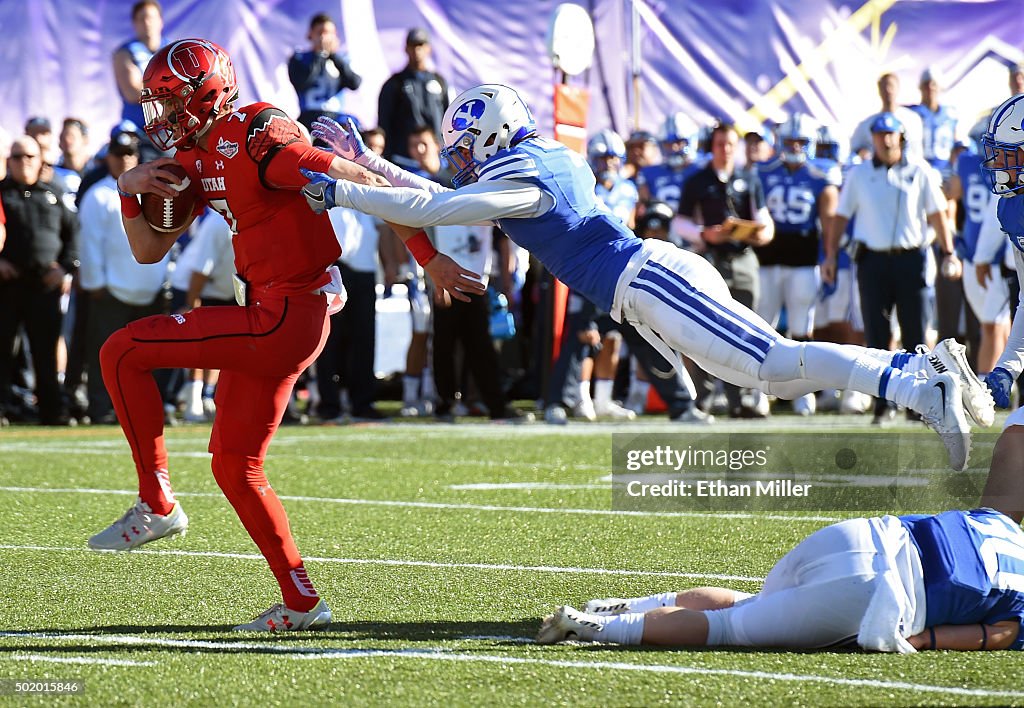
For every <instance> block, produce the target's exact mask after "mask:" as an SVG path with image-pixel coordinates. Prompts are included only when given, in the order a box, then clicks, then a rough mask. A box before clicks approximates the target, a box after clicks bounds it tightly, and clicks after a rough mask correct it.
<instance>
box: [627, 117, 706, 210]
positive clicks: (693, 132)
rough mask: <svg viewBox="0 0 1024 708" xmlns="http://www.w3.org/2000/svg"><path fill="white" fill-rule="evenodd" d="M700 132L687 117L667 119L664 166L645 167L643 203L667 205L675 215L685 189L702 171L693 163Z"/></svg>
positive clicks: (641, 188)
mask: <svg viewBox="0 0 1024 708" xmlns="http://www.w3.org/2000/svg"><path fill="white" fill-rule="evenodd" d="M698 132H699V129H698V128H697V124H696V123H694V122H693V121H692V120H690V119H689V118H687V117H686V114H684V113H673V114H671V115H669V116H668V117H667V118H665V125H664V127H663V128H662V131H661V158H662V160H661V163H660V164H657V165H650V166H648V167H645V168H643V169H642V170H640V174H638V175H637V180H636V185H637V188H638V189H639V191H640V200H641V201H644V202H648V201H652V200H654V201H659V202H665V203H666V204H668V205H669V206H671V207H672V209H673V210H674V211H675V210H678V209H679V199H680V198H681V197H682V196H683V185H684V184H685V183H686V180H687V178H688V177H689V176H690V175H691V174H693V173H694V172H696V171H697V170H698V169H700V168H699V167H698V166H696V165H694V163H693V156H694V155H695V154H696V152H697V133H698Z"/></svg>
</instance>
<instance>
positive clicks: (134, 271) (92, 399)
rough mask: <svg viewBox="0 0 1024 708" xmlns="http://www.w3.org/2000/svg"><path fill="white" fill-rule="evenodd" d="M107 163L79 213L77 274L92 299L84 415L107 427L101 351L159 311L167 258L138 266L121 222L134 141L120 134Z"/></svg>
mask: <svg viewBox="0 0 1024 708" xmlns="http://www.w3.org/2000/svg"><path fill="white" fill-rule="evenodd" d="M105 159H106V162H107V168H108V169H109V170H110V174H109V175H107V176H106V177H104V178H103V179H102V180H100V181H99V182H98V183H96V185H94V186H93V187H92V189H90V190H89V191H88V192H87V193H86V195H85V196H84V197H83V199H82V204H81V206H80V208H79V211H78V218H79V221H80V223H81V231H80V233H79V239H80V248H79V252H80V258H81V267H80V269H79V271H78V276H79V280H80V283H81V288H82V291H83V292H84V293H85V294H86V295H87V296H88V297H89V298H90V299H91V307H90V312H89V322H88V326H87V327H88V328H87V332H86V362H87V366H88V371H89V377H88V385H87V389H86V390H87V395H88V399H89V409H88V415H89V418H90V419H91V420H92V421H93V422H103V423H111V422H114V418H113V408H112V406H111V403H110V397H109V396H108V395H107V390H106V388H105V387H104V386H103V379H102V376H101V375H100V363H99V355H100V347H102V346H103V343H104V342H105V341H106V340H107V337H109V336H110V335H111V334H113V333H114V332H116V331H117V330H118V329H120V328H122V327H124V326H125V325H126V324H128V323H129V322H132V321H133V320H137V319H139V318H142V317H147V316H149V315H155V314H159V313H160V312H161V311H162V307H163V298H162V292H163V284H164V278H165V276H166V274H167V262H168V256H165V257H164V258H163V260H161V261H160V262H159V263H154V264H151V265H140V264H139V263H138V262H137V261H136V260H135V256H133V255H132V251H131V247H130V246H129V245H128V237H127V235H125V231H124V226H123V225H122V223H121V198H120V196H118V193H117V178H118V177H119V176H120V175H121V173H122V172H125V171H126V170H129V169H131V168H132V167H135V165H136V164H138V159H139V140H138V138H136V137H135V136H133V135H131V134H128V133H121V134H119V135H118V136H117V137H116V138H115V139H114V140H112V141H111V143H110V146H109V147H108V148H107V156H106V158H105Z"/></svg>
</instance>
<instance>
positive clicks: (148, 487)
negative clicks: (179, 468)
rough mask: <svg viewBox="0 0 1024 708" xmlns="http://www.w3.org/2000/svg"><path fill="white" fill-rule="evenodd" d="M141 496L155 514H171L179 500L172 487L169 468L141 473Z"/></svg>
mask: <svg viewBox="0 0 1024 708" xmlns="http://www.w3.org/2000/svg"><path fill="white" fill-rule="evenodd" d="M139 498H140V499H142V501H143V502H145V503H146V504H147V505H148V506H149V508H150V509H151V510H152V511H153V513H154V514H163V515H165V516H166V515H167V514H170V513H171V511H172V510H173V509H174V505H175V504H177V503H178V500H177V499H175V498H174V491H173V490H172V489H171V478H170V474H169V473H168V472H167V470H157V471H156V472H151V473H149V474H139Z"/></svg>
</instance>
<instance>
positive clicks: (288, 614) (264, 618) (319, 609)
mask: <svg viewBox="0 0 1024 708" xmlns="http://www.w3.org/2000/svg"><path fill="white" fill-rule="evenodd" d="M330 624H331V608H330V607H328V606H327V603H326V602H324V601H323V599H322V598H321V600H320V602H318V603H316V606H315V607H314V608H313V609H312V610H310V611H309V612H299V611H297V610H289V609H288V608H287V607H285V606H284V605H282V604H280V603H278V604H277V605H274V606H272V607H271V608H270V609H267V610H264V611H263V612H262V613H260V616H259V617H257V618H256V619H254V620H253V621H252V622H249V623H247V624H240V625H238V626H237V627H235V628H234V629H235V631H236V632H301V631H304V630H317V629H327V627H328V625H330Z"/></svg>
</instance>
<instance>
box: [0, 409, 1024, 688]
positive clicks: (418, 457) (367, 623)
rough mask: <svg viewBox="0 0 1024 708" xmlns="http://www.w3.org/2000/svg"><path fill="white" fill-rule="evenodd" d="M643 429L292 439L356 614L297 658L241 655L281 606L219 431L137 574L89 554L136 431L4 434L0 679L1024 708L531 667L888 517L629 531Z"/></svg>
mask: <svg viewBox="0 0 1024 708" xmlns="http://www.w3.org/2000/svg"><path fill="white" fill-rule="evenodd" d="M787 420H788V421H789V422H788V423H787ZM820 420H821V421H823V422H818V419H815V421H814V422H812V423H810V425H815V426H817V425H821V426H824V425H826V424H827V422H824V421H828V420H829V419H828V418H827V417H824V416H823V417H822V418H821V419H820ZM832 420H835V418H832ZM865 422H866V420H865ZM857 424H858V425H859V424H860V423H857ZM768 425H769V426H771V427H768V428H766V427H765V425H764V424H761V425H760V426H757V424H752V425H748V426H746V427H744V426H739V427H737V428H736V430H743V431H754V430H765V429H769V430H771V431H772V433H773V435H775V436H777V438H778V441H779V442H780V443H782V444H785V442H786V440H787V438H786V436H787V435H788V434H789V433H790V432H795V431H796V430H798V429H799V430H802V431H804V432H806V431H807V430H808V428H807V425H808V423H806V422H805V421H802V420H801V421H799V422H797V419H794V418H789V419H785V418H780V419H778V421H777V422H776V421H773V422H771V423H769V424H768ZM718 427H719V429H721V430H727V429H729V428H727V427H726V426H718ZM622 429H623V428H621V427H610V426H605V425H589V426H588V425H572V426H569V427H567V428H551V427H547V426H544V425H542V424H541V425H534V426H524V427H518V428H517V427H511V426H501V425H475V424H474V425H457V426H436V425H429V426H425V425H376V426H359V427H308V428H285V429H282V430H281V431H280V433H279V434H278V436H277V438H276V439H275V442H274V443H273V445H272V446H271V453H270V457H269V460H268V464H267V472H268V476H269V477H270V480H271V482H272V483H273V484H274V487H275V489H276V490H277V492H278V493H279V494H280V495H281V496H282V497H283V499H284V503H285V506H286V508H287V509H288V511H289V514H290V517H291V523H292V529H293V531H294V533H295V536H296V539H297V542H298V545H299V549H300V550H301V551H302V552H303V554H304V556H305V557H306V558H307V568H308V570H309V574H310V577H311V578H312V579H313V581H314V582H315V583H316V584H317V586H318V587H319V589H320V591H321V593H322V594H323V595H324V597H325V598H326V599H327V602H328V603H329V604H330V606H331V608H332V609H333V611H334V624H333V625H332V626H331V627H330V630H329V631H327V632H321V633H312V634H297V635H286V636H267V635H260V634H236V633H232V632H229V631H228V630H229V628H230V626H231V625H233V624H235V623H239V622H243V621H248V620H249V619H251V618H252V617H254V616H255V615H256V614H257V613H259V612H260V611H262V610H264V609H265V608H266V607H267V606H269V605H270V604H272V603H274V602H278V601H279V599H280V598H279V596H278V595H277V589H276V585H275V584H274V582H273V579H272V576H271V574H270V572H269V570H268V569H267V568H266V566H265V563H264V561H263V560H262V558H261V557H260V556H259V555H258V552H257V550H256V548H255V546H254V544H253V543H252V542H251V541H250V540H249V538H248V536H247V535H246V534H245V532H244V530H243V529H242V527H241V525H240V523H239V522H238V520H237V518H236V517H235V515H234V513H233V511H232V510H231V509H230V507H229V506H228V504H227V502H226V501H225V499H224V498H223V497H222V495H221V494H220V492H219V490H218V488H217V486H216V484H215V482H214V480H213V478H212V475H211V473H210V471H209V456H208V454H207V453H206V442H207V436H208V434H209V428H208V427H194V428H178V429H175V430H172V431H170V432H169V448H170V451H171V466H172V481H173V483H174V486H175V489H176V491H177V492H178V494H179V497H180V499H181V500H182V503H183V505H184V508H185V510H186V511H187V513H188V514H189V517H190V519H191V525H190V530H189V533H188V536H187V537H185V538H184V539H178V540H173V541H158V542H156V543H153V544H151V545H148V546H146V547H144V548H143V549H140V550H137V551H135V552H132V553H128V554H110V553H95V552H91V551H89V550H87V548H86V545H85V541H86V538H87V537H88V536H89V535H90V534H92V533H95V532H96V531H98V530H100V529H102V528H103V527H105V526H106V525H107V524H109V523H110V522H111V521H113V520H114V519H115V518H117V517H118V516H120V515H121V514H122V513H123V512H124V510H125V509H126V508H127V507H128V506H129V505H130V504H131V503H132V501H133V499H134V495H135V491H134V490H135V484H136V483H135V474H134V471H133V469H132V467H131V462H130V456H129V454H128V449H127V446H126V444H125V443H124V441H123V439H122V437H121V435H120V431H119V430H117V429H116V428H110V427H95V428H79V429H70V430H61V431H55V430H52V429H50V430H46V429H39V428H25V427H21V428H19V427H15V428H10V429H5V430H3V431H0V532H2V533H0V631H2V632H3V634H2V636H0V680H2V679H18V680H42V679H47V680H68V679H80V680H83V681H84V682H85V684H84V695H82V696H80V697H78V698H55V697H46V698H41V699H38V702H39V703H45V704H51V703H60V702H67V703H76V704H83V705H102V706H107V705H154V704H155V705H160V704H164V705H195V706H216V705H228V704H241V705H257V704H258V705H287V706H294V705H301V704H308V705H380V704H385V703H386V704H399V705H439V704H441V705H458V706H462V705H466V706H470V705H472V706H477V705H503V704H517V705H548V704H555V705H558V704H585V705H601V706H604V705H616V706H617V705H628V706H638V705H656V704H667V705H742V704H747V705H750V706H762V705H770V706H776V705H777V706H789V705H806V706H825V705H828V706H836V705H843V706H860V705H864V706H877V705H901V706H902V705H1006V704H1024V687H1021V686H1020V679H1019V677H1020V676H1021V673H1022V671H1021V669H1022V667H1024V664H1022V663H1021V661H1020V660H1019V657H1018V656H1016V655H1015V653H1009V652H989V653H955V652H929V653H922V654H918V655H911V656H889V655H869V654H863V653H858V652H846V651H844V652H831V653H816V654H812V653H789V652H771V651H756V652H755V651H735V650H730V651H722V650H715V651H710V650H708V651H689V650H672V651H667V650H660V651H656V650H638V649H624V648H616V647H610V646H601V645H565V646H555V647H540V646H535V645H533V644H531V643H530V641H529V639H530V638H531V637H532V636H533V634H534V633H535V632H536V629H537V627H538V625H539V620H540V618H541V617H542V616H543V615H544V614H546V613H547V612H550V611H551V609H552V608H553V607H554V606H555V605H558V604H566V603H568V604H575V605H576V606H579V605H581V604H582V603H583V602H585V601H586V600H587V599H589V598H592V597H605V596H630V595H634V594H648V593H651V592H659V591H665V590H675V589H680V588H684V587H691V586H695V585H725V586H732V587H737V588H739V589H743V590H747V591H754V590H756V589H757V588H758V587H759V581H760V579H761V578H763V576H764V574H765V573H766V572H767V571H768V570H769V568H770V567H771V566H772V564H773V562H774V561H775V560H776V559H777V558H778V557H779V556H780V555H781V554H782V553H784V552H785V551H786V550H788V549H789V548H791V547H792V546H793V545H795V544H796V543H797V542H798V541H799V540H800V539H802V538H803V537H804V536H806V535H807V534H808V533H810V532H811V531H813V530H815V529H817V528H820V527H821V526H823V525H825V524H827V523H828V522H829V519H835V520H839V519H840V518H844V517H850V516H860V515H865V514H864V512H863V511H861V512H852V511H848V512H845V513H843V512H836V511H834V510H833V511H829V512H819V513H808V512H782V513H770V512H768V511H758V512H756V513H750V514H736V513H720V512H715V511H708V512H698V513H683V514H681V513H675V514H672V513H665V512H661V513H656V512H652V513H644V512H643V511H642V510H640V511H634V512H632V513H622V512H620V511H616V510H614V509H613V508H612V500H611V491H610V478H609V474H610V472H611V458H612V438H611V433H612V431H613V430H616V431H617V430H622ZM638 429H643V430H645V431H646V430H660V431H661V432H670V431H671V430H672V429H670V428H667V427H666V426H664V425H658V424H655V425H648V426H647V427H637V426H632V427H630V428H628V430H638ZM861 430H862V432H868V429H867V426H866V425H864V427H863V428H861ZM900 430H901V431H902V432H906V431H909V430H911V429H910V428H905V429H904V428H901V429H900ZM923 435H930V434H929V433H923ZM680 439H685V438H682V437H681V436H680ZM925 439H926V440H929V442H932V441H933V440H932V439H930V438H925ZM934 443H935V444H936V445H938V441H937V440H934ZM984 452H985V451H984V445H982V446H981V449H980V450H979V451H978V452H976V458H981V459H983V458H984ZM972 474H973V477H971V479H975V480H977V479H983V471H981V470H975V471H974V472H973V473H972ZM919 510H920V511H936V510H937V509H931V508H923V509H919ZM0 685H2V682H0ZM5 703H6V704H12V705H21V704H24V703H26V700H25V699H24V698H21V697H12V696H11V695H3V696H0V704H5Z"/></svg>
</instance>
